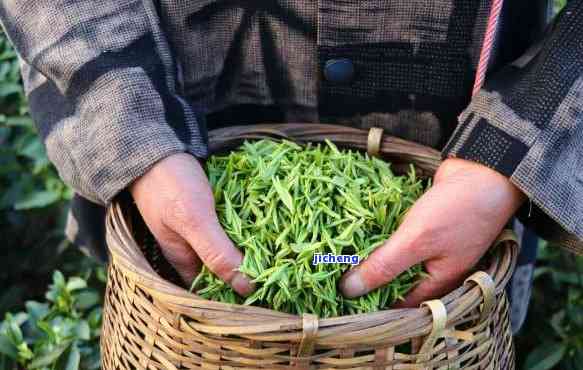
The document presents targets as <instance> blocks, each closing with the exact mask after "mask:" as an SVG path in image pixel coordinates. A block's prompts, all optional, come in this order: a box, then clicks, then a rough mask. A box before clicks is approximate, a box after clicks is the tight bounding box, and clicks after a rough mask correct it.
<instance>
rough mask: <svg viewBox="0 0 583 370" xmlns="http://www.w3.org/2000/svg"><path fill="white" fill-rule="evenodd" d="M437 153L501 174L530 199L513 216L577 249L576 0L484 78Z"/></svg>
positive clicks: (581, 36)
mask: <svg viewBox="0 0 583 370" xmlns="http://www.w3.org/2000/svg"><path fill="white" fill-rule="evenodd" d="M443 156H444V157H458V158H464V159H468V160H472V161H476V162H479V163H482V164H484V165H486V166H488V167H490V168H493V169H495V170H497V171H499V172H500V173H502V174H504V175H506V176H508V177H509V178H510V179H511V181H512V182H513V183H514V184H515V185H516V186H518V187H519V188H520V189H521V190H522V191H523V192H524V193H525V194H526V195H527V196H528V197H529V199H530V202H529V203H528V204H526V205H525V207H524V209H523V210H521V212H520V218H521V219H522V220H523V221H525V222H526V223H527V224H530V225H531V226H533V227H534V228H535V230H536V231H537V232H538V234H539V235H540V236H542V237H544V238H545V239H547V240H549V241H551V242H555V243H558V244H560V245H562V246H564V247H567V248H569V249H570V250H572V251H575V252H577V253H583V241H582V240H583V1H571V2H569V5H567V7H566V8H565V9H564V10H563V12H562V13H561V14H560V15H559V16H558V17H557V19H556V20H555V22H554V24H553V26H552V28H551V29H550V30H549V32H547V35H546V37H545V38H544V40H543V41H542V42H541V43H540V44H539V45H538V47H537V48H534V49H532V50H530V51H529V52H527V53H526V55H525V56H523V57H522V58H520V59H518V60H517V61H515V62H514V63H513V64H512V65H510V66H507V67H505V68H503V69H502V70H501V71H499V72H498V73H496V74H494V75H493V76H491V78H489V79H488V81H487V83H486V86H485V88H483V89H482V91H481V92H480V93H479V94H478V95H476V96H475V97H474V98H473V99H472V102H471V104H470V105H469V107H468V108H467V109H466V110H465V111H464V112H463V113H462V115H461V116H460V122H459V126H458V128H457V129H456V131H455V132H454V134H453V136H452V137H451V139H450V141H449V143H448V144H447V145H446V147H445V148H444V150H443Z"/></svg>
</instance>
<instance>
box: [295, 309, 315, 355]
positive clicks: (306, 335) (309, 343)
mask: <svg viewBox="0 0 583 370" xmlns="http://www.w3.org/2000/svg"><path fill="white" fill-rule="evenodd" d="M317 334H318V316H316V315H313V314H309V313H305V314H303V315H302V340H301V341H300V345H299V347H298V353H297V356H298V357H307V356H311V355H312V353H313V352H314V345H315V344H316V337H317Z"/></svg>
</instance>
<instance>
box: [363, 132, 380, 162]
mask: <svg viewBox="0 0 583 370" xmlns="http://www.w3.org/2000/svg"><path fill="white" fill-rule="evenodd" d="M383 131H384V130H383V129H382V128H380V127H372V128H371V129H370V130H369V132H368V140H367V143H366V152H367V153H368V155H369V156H371V157H378V156H379V153H380V151H381V143H382V141H383Z"/></svg>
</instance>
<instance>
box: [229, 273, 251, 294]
mask: <svg viewBox="0 0 583 370" xmlns="http://www.w3.org/2000/svg"><path fill="white" fill-rule="evenodd" d="M231 286H232V287H233V289H235V291H236V292H237V293H239V294H240V295H242V296H244V297H247V296H248V295H249V294H251V293H253V291H254V290H255V284H254V283H253V282H251V280H250V279H249V278H248V277H247V275H245V274H243V273H241V272H237V273H236V274H235V276H234V277H233V279H232V280H231Z"/></svg>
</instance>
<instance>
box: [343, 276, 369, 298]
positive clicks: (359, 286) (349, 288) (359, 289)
mask: <svg viewBox="0 0 583 370" xmlns="http://www.w3.org/2000/svg"><path fill="white" fill-rule="evenodd" d="M340 289H341V290H342V293H343V294H344V296H345V297H346V298H355V297H360V296H361V295H363V294H366V293H367V289H366V286H365V285H364V281H363V280H362V277H361V276H360V272H359V271H358V270H354V271H352V272H349V273H348V274H347V275H346V276H345V278H344V279H343V281H342V282H341V283H340Z"/></svg>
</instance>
